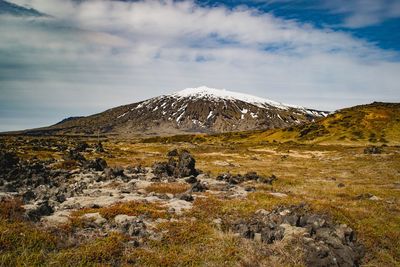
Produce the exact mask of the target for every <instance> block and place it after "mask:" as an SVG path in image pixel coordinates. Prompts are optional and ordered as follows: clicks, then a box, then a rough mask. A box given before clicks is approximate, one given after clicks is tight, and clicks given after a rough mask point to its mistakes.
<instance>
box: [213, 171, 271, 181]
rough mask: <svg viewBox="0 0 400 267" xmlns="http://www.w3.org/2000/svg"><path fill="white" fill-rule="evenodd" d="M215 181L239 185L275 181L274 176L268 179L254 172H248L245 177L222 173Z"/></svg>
mask: <svg viewBox="0 0 400 267" xmlns="http://www.w3.org/2000/svg"><path fill="white" fill-rule="evenodd" d="M216 179H217V180H219V181H225V182H227V183H229V184H240V183H243V182H245V181H257V182H260V183H266V184H272V182H274V181H275V180H277V178H276V176H275V175H271V176H270V177H263V176H260V175H258V174H257V173H256V172H248V173H246V174H245V175H241V174H237V175H232V174H230V173H223V174H220V175H218V176H217V178H216Z"/></svg>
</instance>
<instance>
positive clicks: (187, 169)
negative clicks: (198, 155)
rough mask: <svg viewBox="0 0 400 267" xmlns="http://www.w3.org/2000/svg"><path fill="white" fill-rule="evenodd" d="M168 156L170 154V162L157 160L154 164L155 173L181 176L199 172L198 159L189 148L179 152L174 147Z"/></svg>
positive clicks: (195, 174)
mask: <svg viewBox="0 0 400 267" xmlns="http://www.w3.org/2000/svg"><path fill="white" fill-rule="evenodd" d="M169 155H175V156H169ZM167 156H169V159H168V162H157V163H155V164H154V165H153V173H154V174H155V175H157V176H174V177H180V178H181V177H188V176H197V175H198V174H199V172H198V171H197V170H196V160H195V159H194V158H193V156H192V155H191V154H190V153H189V152H188V151H187V150H183V151H181V152H180V153H179V152H178V150H176V149H174V150H172V151H170V152H168V154H167Z"/></svg>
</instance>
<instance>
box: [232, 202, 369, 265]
mask: <svg viewBox="0 0 400 267" xmlns="http://www.w3.org/2000/svg"><path fill="white" fill-rule="evenodd" d="M227 225H230V226H228V228H229V229H230V230H232V231H234V232H237V233H239V234H240V235H241V236H243V237H245V238H249V239H254V238H255V237H256V236H261V241H262V242H265V243H268V244H270V243H273V242H275V241H278V240H282V239H283V238H284V237H285V238H290V236H291V235H292V236H293V235H295V234H297V235H300V236H301V237H302V238H303V240H302V242H301V245H302V246H303V248H302V249H303V251H304V252H305V262H306V265H307V266H312V267H314V266H320V267H323V266H332V267H333V266H349V267H351V266H359V265H360V263H361V259H362V257H363V256H364V253H365V252H364V248H363V246H362V245H361V244H359V243H358V242H357V239H356V235H355V233H354V231H353V230H352V229H351V228H349V227H348V226H346V225H343V224H341V225H338V224H335V223H333V222H332V221H331V220H329V218H327V217H325V216H322V215H317V214H312V213H310V212H309V211H308V209H307V208H306V207H304V206H293V207H289V208H283V207H282V208H278V209H276V210H273V211H272V212H267V211H264V210H262V211H260V212H257V213H256V214H254V215H253V217H251V218H250V219H247V220H244V219H239V220H236V221H234V222H230V223H228V224H227Z"/></svg>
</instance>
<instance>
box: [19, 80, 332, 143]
mask: <svg viewBox="0 0 400 267" xmlns="http://www.w3.org/2000/svg"><path fill="white" fill-rule="evenodd" d="M327 114H328V113H327V112H321V111H316V110H310V109H306V108H303V107H296V106H289V105H284V104H281V103H278V102H274V101H271V100H267V99H262V98H259V97H255V96H251V95H246V94H241V93H235V92H229V91H226V90H218V89H212V88H207V87H204V86H203V87H199V88H188V89H185V90H183V91H180V92H177V93H173V94H169V95H164V96H159V97H155V98H151V99H148V100H146V101H142V102H138V103H134V104H129V105H125V106H120V107H116V108H113V109H109V110H107V111H105V112H102V113H99V114H95V115H92V116H88V117H78V118H69V119H68V120H64V121H62V122H60V123H57V124H56V125H53V126H51V127H47V128H41V129H36V130H30V131H27V132H25V133H28V134H44V133H48V134H85V135H96V134H97V133H101V134H112V135H120V136H132V135H137V134H140V135H171V134H182V133H221V132H231V131H245V130H254V129H275V128H282V127H288V126H292V125H299V124H303V123H306V122H310V121H313V120H314V119H316V118H320V117H323V116H326V115H327Z"/></svg>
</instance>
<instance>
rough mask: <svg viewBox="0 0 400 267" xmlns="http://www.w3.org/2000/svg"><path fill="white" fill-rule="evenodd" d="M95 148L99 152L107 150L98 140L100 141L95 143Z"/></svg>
mask: <svg viewBox="0 0 400 267" xmlns="http://www.w3.org/2000/svg"><path fill="white" fill-rule="evenodd" d="M94 150H95V151H96V152H99V153H103V152H105V150H104V147H103V144H102V143H101V142H98V143H96V144H95V145H94Z"/></svg>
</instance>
